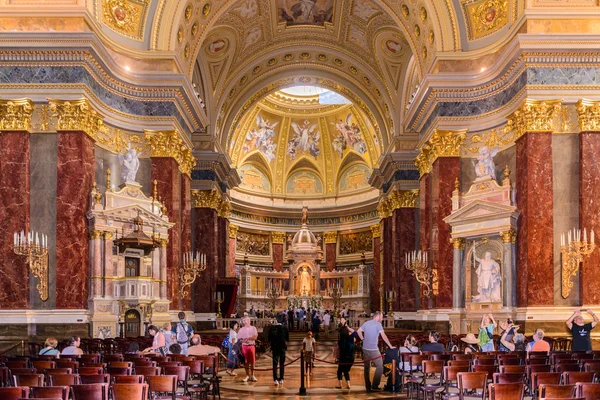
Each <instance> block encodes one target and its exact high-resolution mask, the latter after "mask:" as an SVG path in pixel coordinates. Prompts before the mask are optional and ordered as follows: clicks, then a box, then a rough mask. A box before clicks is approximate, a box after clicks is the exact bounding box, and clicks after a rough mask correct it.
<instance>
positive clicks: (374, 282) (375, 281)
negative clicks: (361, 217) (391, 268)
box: [369, 224, 383, 311]
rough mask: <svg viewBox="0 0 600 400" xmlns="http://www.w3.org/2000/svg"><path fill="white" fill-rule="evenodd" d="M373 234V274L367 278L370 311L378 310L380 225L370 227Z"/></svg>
mask: <svg viewBox="0 0 600 400" xmlns="http://www.w3.org/2000/svg"><path fill="white" fill-rule="evenodd" d="M371 233H372V234H373V273H372V274H371V275H370V276H369V292H370V295H371V296H370V297H371V311H376V310H379V296H380V289H379V277H380V274H381V258H382V257H383V254H382V248H383V246H382V242H381V225H380V224H376V225H371Z"/></svg>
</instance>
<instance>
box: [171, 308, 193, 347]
mask: <svg viewBox="0 0 600 400" xmlns="http://www.w3.org/2000/svg"><path fill="white" fill-rule="evenodd" d="M177 317H178V318H179V322H178V323H177V325H175V329H173V333H174V334H175V339H176V340H177V343H179V345H180V346H181V354H185V355H187V354H188V351H187V349H188V347H189V343H190V338H191V337H192V335H193V334H194V329H193V328H192V326H191V325H190V324H188V323H187V321H186V320H185V313H184V312H183V311H180V312H179V314H177Z"/></svg>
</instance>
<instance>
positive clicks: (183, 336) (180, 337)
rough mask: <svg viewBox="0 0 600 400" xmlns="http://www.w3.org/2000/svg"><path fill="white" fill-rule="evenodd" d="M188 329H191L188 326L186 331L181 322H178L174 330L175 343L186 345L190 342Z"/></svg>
mask: <svg viewBox="0 0 600 400" xmlns="http://www.w3.org/2000/svg"><path fill="white" fill-rule="evenodd" d="M180 327H181V329H179V328H180ZM190 328H191V327H190V325H189V324H188V325H187V329H185V326H184V325H183V322H180V323H178V324H177V328H175V330H176V331H177V343H179V344H187V343H188V342H189V341H190V336H191V332H190V330H191V329H190Z"/></svg>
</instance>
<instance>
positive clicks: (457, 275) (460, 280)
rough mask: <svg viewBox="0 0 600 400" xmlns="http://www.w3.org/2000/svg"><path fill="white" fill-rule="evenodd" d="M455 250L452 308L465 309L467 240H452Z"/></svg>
mask: <svg viewBox="0 0 600 400" xmlns="http://www.w3.org/2000/svg"><path fill="white" fill-rule="evenodd" d="M452 247H453V248H454V252H453V258H452V282H453V288H452V308H464V307H465V267H464V265H463V260H464V258H465V239H462V238H454V239H452Z"/></svg>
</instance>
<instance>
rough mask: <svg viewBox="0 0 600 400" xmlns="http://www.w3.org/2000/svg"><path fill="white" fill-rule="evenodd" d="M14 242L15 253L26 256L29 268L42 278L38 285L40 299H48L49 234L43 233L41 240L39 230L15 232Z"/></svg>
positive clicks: (37, 276) (34, 274)
mask: <svg viewBox="0 0 600 400" xmlns="http://www.w3.org/2000/svg"><path fill="white" fill-rule="evenodd" d="M13 244H14V252H15V254H18V255H20V256H25V257H26V260H27V263H28V264H29V270H30V271H31V273H32V274H33V276H35V277H36V278H38V279H39V280H40V283H39V284H38V285H37V286H36V287H37V290H38V292H39V294H40V299H41V300H42V301H46V300H48V236H46V235H44V234H42V235H41V240H40V234H39V232H27V235H25V231H21V234H20V235H19V234H18V233H17V232H15V235H14V243H13Z"/></svg>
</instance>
